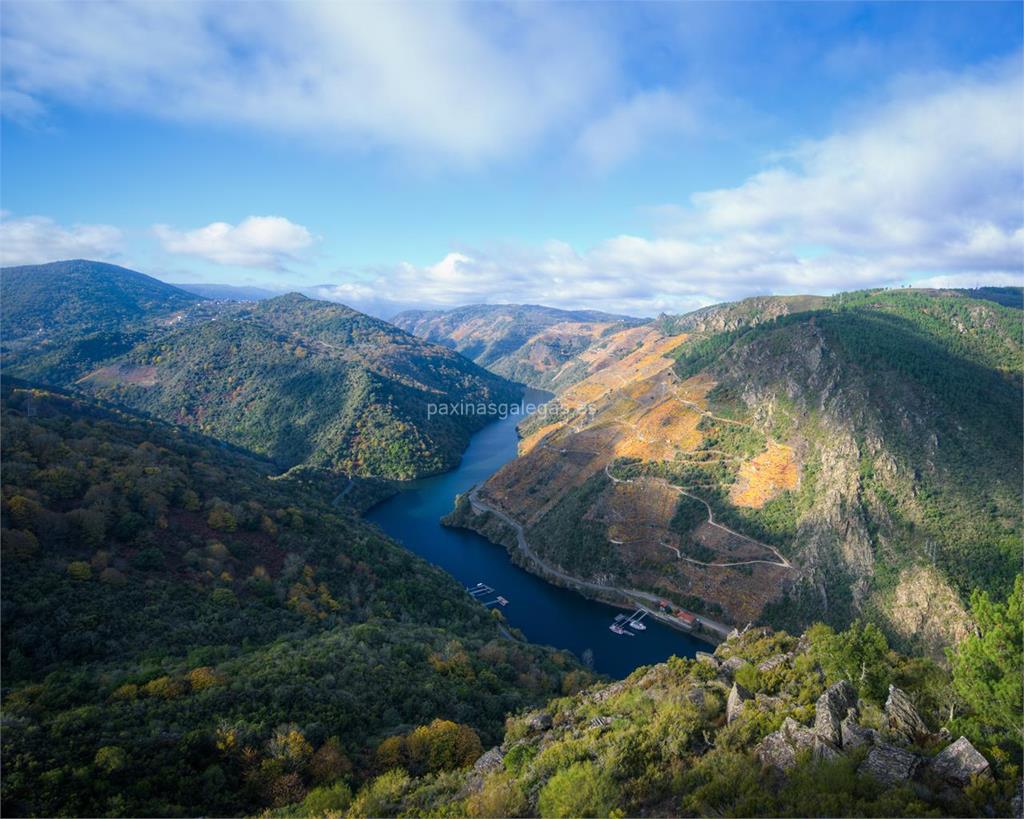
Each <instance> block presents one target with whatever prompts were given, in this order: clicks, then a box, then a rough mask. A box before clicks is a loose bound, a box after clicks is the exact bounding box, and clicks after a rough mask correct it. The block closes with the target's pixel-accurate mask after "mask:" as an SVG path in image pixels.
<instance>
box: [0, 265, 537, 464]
mask: <svg viewBox="0 0 1024 819" xmlns="http://www.w3.org/2000/svg"><path fill="white" fill-rule="evenodd" d="M42 267H43V268H45V269H44V270H42V271H41V275H42V278H41V279H40V280H42V281H46V282H48V283H49V285H50V286H51V287H52V288H53V289H57V290H60V289H62V288H63V289H65V290H71V289H73V288H76V287H79V285H80V281H81V280H85V281H86V282H88V283H89V284H88V286H87V287H85V288H84V292H85V295H83V296H79V297H77V302H76V303H78V304H79V305H80V306H79V307H78V308H76V310H77V309H81V310H83V311H84V314H85V315H87V316H89V321H90V322H91V323H90V324H89V325H88V326H84V325H82V324H81V322H79V323H75V322H73V321H69V320H66V315H65V312H64V311H65V303H64V302H60V303H55V302H53V301H52V300H51V299H50V298H49V296H48V295H47V293H49V292H50V291H49V289H45V290H44V289H40V288H38V287H36V288H35V289H32V288H28V287H27V286H22V285H24V282H26V281H28V280H30V279H32V276H33V275H34V273H35V272H37V271H35V270H33V269H29V268H18V269H16V271H17V272H16V275H14V276H13V277H9V275H8V272H7V271H5V273H4V279H3V280H4V282H8V281H10V283H11V287H12V288H13V287H15V286H16V285H17V286H18V287H20V288H21V289H20V290H17V291H16V292H18V293H19V294H20V299H19V300H18V301H17V302H16V307H17V311H18V312H16V315H19V316H23V315H33V316H38V317H42V318H45V319H46V322H45V323H44V328H43V329H41V330H38V331H33V332H35V333H36V336H34V337H33V339H32V341H31V343H30V344H25V343H22V344H17V343H15V344H12V345H11V346H10V348H9V349H7V350H5V356H4V365H5V373H6V374H8V375H13V376H17V377H21V378H25V379H29V380H32V381H37V382H43V383H47V384H51V385H54V386H58V387H66V388H74V389H76V390H79V391H82V392H84V393H86V394H89V395H93V396H96V397H99V398H103V399H106V400H110V401H116V402H118V403H120V404H122V405H125V406H127V407H131V408H134V409H136V410H140V411H143V412H147V413H150V414H151V415H153V416H155V417H158V418H162V419H164V420H168V421H172V422H174V423H178V424H183V425H186V426H189V427H191V428H193V429H196V430H199V431H201V432H204V433H206V434H209V435H213V436H215V437H218V438H220V439H222V440H224V441H227V442H229V443H231V444H234V445H237V446H240V447H245V448H247V449H249V450H251V451H252V452H254V453H257V454H260V455H265V456H267V457H269V458H271V459H272V460H273V461H274V462H275V463H276V464H277V465H278V467H279V468H280V469H282V470H287V469H291V468H293V467H300V466H301V467H313V468H323V469H327V470H330V471H334V472H343V473H345V474H347V475H354V476H361V477H376V478H387V479H400V480H405V479H410V478H415V477H418V476H421V475H426V474H431V473H435V472H439V471H442V470H445V469H450V468H451V467H452V466H454V465H455V464H456V463H457V462H458V459H459V457H460V456H461V453H462V451H463V449H465V447H466V444H467V443H468V441H469V437H470V435H471V434H472V433H473V432H475V431H476V430H477V429H479V428H480V427H481V426H483V424H484V423H486V421H487V420H488V416H486V414H475V413H474V414H463V415H457V416H456V415H451V414H449V415H443V414H439V413H434V414H431V413H430V411H429V407H430V405H432V404H438V403H442V402H447V403H453V402H454V403H458V402H463V403H465V404H468V405H473V406H474V407H476V406H478V405H480V404H483V405H487V404H492V403H498V404H500V403H508V402H512V401H515V400H517V399H518V397H519V395H520V394H521V388H520V387H519V386H518V385H515V384H513V383H511V382H509V381H507V380H506V379H504V378H501V377H500V376H496V375H494V374H492V373H489V372H487V371H486V370H484V369H482V368H481V367H478V366H477V365H475V364H473V363H472V362H471V361H468V360H467V359H465V358H463V357H462V356H460V355H459V354H457V353H456V352H454V351H452V350H450V349H448V348H446V347H442V346H440V345H437V344H432V343H429V342H425V341H423V340H421V339H418V338H416V337H414V336H412V335H409V334H408V333H405V332H403V331H401V330H399V329H397V328H396V327H394V326H392V325H390V324H388V323H387V322H384V321H380V320H378V319H374V318H371V317H370V316H366V315H364V314H362V313H359V312H358V311H356V310H352V309H351V308H349V307H346V306H344V305H340V304H335V303H331V302H322V301H316V300H313V299H308V298H306V297H304V296H300V295H298V294H295V293H293V294H288V295H284V296H279V297H277V298H274V299H267V300H264V301H260V302H241V303H213V302H208V301H204V300H201V299H199V298H198V297H195V296H192V295H190V294H186V293H184V292H183V291H179V290H177V289H176V288H173V287H170V286H169V285H164V284H162V283H161V282H157V281H156V280H155V279H151V278H150V277H147V276H144V275H143V274H141V273H133V272H132V271H121V269H120V268H116V269H113V271H111V270H110V269H108V268H109V267H110V266H104V265H98V266H96V265H85V266H84V267H83V266H82V265H78V264H77V263H76V265H74V266H72V268H71V272H70V273H68V268H66V267H63V266H60V265H58V266H52V265H44V266H42ZM65 275H66V276H68V277H69V278H63V277H65ZM123 282H128V283H131V284H132V285H133V287H134V290H132V292H133V293H136V292H141V291H145V292H146V293H156V294H161V293H166V294H167V295H166V298H163V299H159V298H156V297H155V296H153V297H147V298H146V299H143V298H142V297H141V296H139V297H137V298H135V300H134V301H132V302H131V304H133V305H135V310H134V312H132V311H128V310H127V308H125V307H124V306H123V302H124V299H121V300H118V299H112V301H111V304H110V306H109V309H108V307H107V303H106V301H105V299H104V297H103V295H102V294H103V293H106V292H107V291H108V290H109V289H110V288H113V287H115V285H116V287H120V288H121V290H124V289H126V288H127V285H124V284H123ZM121 290H118V291H117V292H121ZM179 294H180V295H179ZM87 301H88V307H86V302H87ZM6 308H7V302H6V296H5V305H4V309H5V313H4V318H5V326H6V316H7V314H6ZM168 311H170V312H168ZM129 319H130V321H129Z"/></svg>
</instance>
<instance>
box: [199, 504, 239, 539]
mask: <svg viewBox="0 0 1024 819" xmlns="http://www.w3.org/2000/svg"><path fill="white" fill-rule="evenodd" d="M206 522H207V523H208V524H209V526H210V528H211V529H217V530H219V531H221V532H233V531H235V529H236V528H238V521H236V520H235V516H234V515H233V514H232V513H231V508H230V507H229V506H228V505H227V504H225V503H217V504H216V505H215V506H214V507H213V509H211V510H210V515H209V517H208V518H207V519H206Z"/></svg>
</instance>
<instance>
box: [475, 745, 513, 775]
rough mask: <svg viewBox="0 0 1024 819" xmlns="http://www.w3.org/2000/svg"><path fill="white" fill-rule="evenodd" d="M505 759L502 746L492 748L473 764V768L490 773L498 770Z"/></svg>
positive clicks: (479, 771)
mask: <svg viewBox="0 0 1024 819" xmlns="http://www.w3.org/2000/svg"><path fill="white" fill-rule="evenodd" d="M504 759H505V754H504V753H503V752H502V750H501V748H491V750H489V751H487V752H486V753H485V754H483V756H481V757H480V758H479V759H478V760H477V761H476V762H475V763H474V765H473V770H474V771H476V772H478V773H483V774H489V773H491V771H496V770H498V769H499V768H500V767H501V766H502V763H503V761H504Z"/></svg>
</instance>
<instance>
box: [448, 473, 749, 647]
mask: <svg viewBox="0 0 1024 819" xmlns="http://www.w3.org/2000/svg"><path fill="white" fill-rule="evenodd" d="M479 488H480V487H479V485H477V486H474V487H473V488H472V489H470V490H469V492H467V493H464V494H459V495H457V496H456V498H455V508H454V509H453V510H452V512H451V513H449V514H448V515H446V516H445V517H444V518H442V524H443V525H445V526H451V527H453V528H462V529H467V530H469V531H473V532H476V533H477V534H479V535H480V536H482V537H483V538H485V539H486V540H488V541H490V542H491V543H494V544H495V545H497V546H503V547H504V548H505V549H506V551H507V552H508V555H509V559H510V560H511V561H512V562H513V563H515V564H516V565H517V566H520V567H521V568H523V569H525V570H527V571H529V572H530V573H531V574H534V575H536V576H537V577H540V578H541V579H542V580H544V581H545V582H546V583H550V584H551V585H553V586H559V587H560V588H567V589H571V590H573V591H575V592H577V593H578V594H580V595H581V596H582V597H585V598H587V599H589V600H594V601H596V602H598V603H602V604H604V605H607V606H610V607H612V608H618V609H629V608H644V609H645V610H647V611H648V613H649V616H650V617H652V618H654V619H655V620H657V621H658V622H659V623H661V624H663V625H665V626H668V627H669V628H672V629H674V630H675V631H678V632H680V633H682V634H688V635H689V636H691V637H695V638H696V639H698V640H701V641H702V642H705V643H707V644H709V645H713V646H714V645H718V644H719V643H721V642H723V641H724V640H725V639H726V638H727V637H728V635H729V633H730V632H731V631H732V630H733V628H734V626H731V625H727V624H725V623H719V622H717V621H714V620H710V619H709V618H707V617H705V616H704V615H701V614H695V617H696V618H697V622H698V623H699V627H698V628H687V627H686V626H684V625H683V624H682V623H681V622H680V621H679V620H678V619H677V618H675V617H673V616H671V615H666V614H664V613H663V612H660V611H658V610H657V602H658V600H659V598H658V596H657V595H655V594H652V593H650V592H644V591H640V590H639V589H624V588H619V587H615V586H605V585H603V584H600V583H594V582H592V581H588V580H583V579H582V578H578V577H575V576H573V575H570V574H567V573H566V572H563V571H561V570H559V569H557V568H555V567H553V566H551V565H550V564H548V563H547V561H545V560H544V559H543V558H541V557H539V556H538V555H537V554H536V553H535V552H534V551H533V549H532V547H531V546H530V545H529V543H528V542H527V541H526V538H525V536H524V534H523V531H522V526H521V525H520V524H519V523H517V522H516V521H514V520H513V519H512V518H511V517H509V516H508V515H507V514H505V513H504V512H502V511H501V510H499V509H496V508H495V507H493V506H491V505H490V504H488V503H487V502H486V501H484V500H481V499H480V497H479V495H478V491H479ZM465 505H468V506H469V510H470V512H471V513H472V514H473V515H474V516H477V517H483V516H490V517H491V518H492V519H497V520H498V521H499V522H500V523H502V524H503V525H504V527H505V529H506V531H508V533H509V534H510V535H513V534H514V535H515V544H514V546H513V545H512V544H509V543H506V542H503V541H502V540H498V539H496V538H495V536H494V535H493V534H492V533H489V532H488V531H486V529H485V527H482V526H481V527H475V526H471V525H469V523H470V521H469V520H466V519H465V517H464V514H463V509H464V507H465ZM652 604H653V608H652Z"/></svg>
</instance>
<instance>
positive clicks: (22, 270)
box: [0, 259, 200, 341]
mask: <svg viewBox="0 0 1024 819" xmlns="http://www.w3.org/2000/svg"><path fill="white" fill-rule="evenodd" d="M199 300H200V297H199V296H197V295H195V294H193V293H188V292H186V291H184V290H182V289H181V288H178V287H175V286H174V285H171V284H165V283H164V282H161V281H159V280H158V279H154V278H152V277H150V276H146V275H144V274H142V273H137V272H136V271H134V270H128V269H127V268H124V267H118V266H117V265H112V264H104V263H102V262H90V261H87V260H85V259H75V260H72V261H66V262H52V263H50V264H39V265H25V266H22V267H5V268H3V269H2V270H0V301H2V303H3V338H4V340H5V341H9V340H12V339H17V338H21V337H24V336H33V337H36V338H38V337H39V336H43V337H48V336H53V335H56V334H61V333H76V334H83V333H88V332H93V331H96V330H99V329H108V330H109V329H114V328H117V327H120V326H122V325H123V324H125V323H127V322H132V321H137V320H139V319H142V318H145V317H147V316H152V315H158V314H161V313H171V312H173V311H175V310H179V309H181V308H183V307H188V306H189V305H191V304H194V303H196V302H197V301H199Z"/></svg>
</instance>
